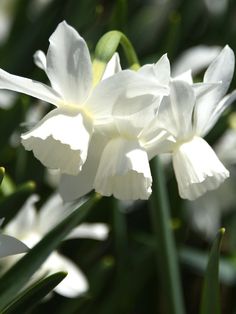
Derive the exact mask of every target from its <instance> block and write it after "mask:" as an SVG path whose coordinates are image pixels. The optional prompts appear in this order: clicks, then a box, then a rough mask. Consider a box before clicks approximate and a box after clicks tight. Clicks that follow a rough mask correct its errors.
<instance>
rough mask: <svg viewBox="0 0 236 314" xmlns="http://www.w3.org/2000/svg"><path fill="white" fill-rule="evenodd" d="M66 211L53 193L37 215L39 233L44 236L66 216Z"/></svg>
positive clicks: (57, 196)
mask: <svg viewBox="0 0 236 314" xmlns="http://www.w3.org/2000/svg"><path fill="white" fill-rule="evenodd" d="M67 214H68V211H67V209H66V208H65V207H64V206H63V201H62V198H61V196H60V195H59V194H57V193H54V194H53V195H52V196H51V197H50V198H49V199H48V200H47V201H46V202H45V203H44V205H43V206H42V207H41V208H40V211H39V213H38V228H39V232H40V233H41V234H42V235H44V234H46V233H47V232H48V231H49V230H51V229H52V228H53V227H55V226H56V225H57V224H58V223H59V222H60V221H62V220H63V218H65V216H67Z"/></svg>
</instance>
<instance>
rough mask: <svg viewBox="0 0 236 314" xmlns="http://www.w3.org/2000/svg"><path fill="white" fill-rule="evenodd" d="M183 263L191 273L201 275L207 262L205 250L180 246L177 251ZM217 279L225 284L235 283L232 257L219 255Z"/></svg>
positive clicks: (235, 269) (235, 277) (235, 273)
mask: <svg viewBox="0 0 236 314" xmlns="http://www.w3.org/2000/svg"><path fill="white" fill-rule="evenodd" d="M179 256H180V260H181V263H182V264H183V265H185V266H186V267H188V268H189V269H190V270H191V271H192V272H193V273H196V274H198V275H200V276H203V275H204V274H205V271H206V267H207V263H208V254H207V253H206V252H205V251H201V250H198V249H194V248H192V247H186V246H184V247H182V248H181V249H180V252H179ZM219 280H220V282H222V283H223V284H226V285H235V283H236V268H235V264H234V261H233V259H232V258H230V257H226V258H224V257H221V259H220V261H219Z"/></svg>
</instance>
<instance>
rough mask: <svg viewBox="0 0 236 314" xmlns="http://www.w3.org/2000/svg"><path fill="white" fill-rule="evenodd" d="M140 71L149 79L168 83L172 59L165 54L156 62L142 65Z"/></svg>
mask: <svg viewBox="0 0 236 314" xmlns="http://www.w3.org/2000/svg"><path fill="white" fill-rule="evenodd" d="M138 73H140V74H142V75H143V76H145V77H146V78H147V79H149V80H153V81H156V83H157V84H161V85H167V86H168V84H169V82H170V61H169V59H168V57H167V54H164V55H163V56H162V57H161V58H160V59H159V60H158V61H157V63H156V64H147V65H144V66H142V67H141V68H140V69H139V70H138Z"/></svg>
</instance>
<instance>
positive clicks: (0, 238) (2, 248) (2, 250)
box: [0, 218, 29, 258]
mask: <svg viewBox="0 0 236 314" xmlns="http://www.w3.org/2000/svg"><path fill="white" fill-rule="evenodd" d="M3 221H4V218H3V219H1V220H0V226H1V225H2V223H3ZM28 250H29V248H28V246H26V245H25V244H24V243H23V242H21V241H20V240H18V239H16V238H14V237H12V236H9V235H6V234H0V258H2V257H6V256H9V255H15V254H21V253H25V252H27V251H28Z"/></svg>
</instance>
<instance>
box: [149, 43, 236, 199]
mask: <svg viewBox="0 0 236 314" xmlns="http://www.w3.org/2000/svg"><path fill="white" fill-rule="evenodd" d="M233 71H234V53H233V51H232V50H231V49H230V48H229V47H228V46H226V47H225V48H224V49H223V50H222V52H221V53H220V54H219V56H218V57H217V58H216V59H215V60H214V61H213V62H212V63H211V64H210V66H209V67H208V69H207V71H206V73H205V75H204V80H203V83H202V84H200V85H198V84H196V86H191V85H189V84H188V83H186V82H184V81H178V80H173V81H172V82H171V83H170V96H167V97H164V98H163V101H162V103H161V105H160V108H159V112H158V115H157V118H155V119H154V121H153V124H152V127H151V128H150V127H149V129H148V130H144V133H145V132H146V134H149V136H150V133H151V132H153V130H155V128H156V132H157V133H158V131H157V130H158V129H159V133H158V134H159V136H160V135H161V134H162V133H163V132H166V134H168V137H167V138H166V139H165V140H164V141H163V138H161V139H160V138H158V137H157V136H156V138H155V137H154V138H152V136H151V142H152V143H151V142H150V143H151V144H152V145H151V144H150V143H149V145H150V147H151V150H153V148H154V147H155V145H156V150H155V149H154V150H153V151H152V154H153V155H155V154H157V153H163V152H172V160H173V166H174V171H175V175H176V179H177V182H178V188H179V193H180V196H181V197H182V198H187V199H190V200H194V199H196V198H197V197H199V196H200V195H202V194H204V193H205V192H206V191H208V190H212V189H216V188H217V187H218V186H219V185H220V184H221V183H222V182H223V181H224V180H225V179H226V178H227V177H228V176H229V172H228V170H226V168H225V167H224V166H223V164H222V163H221V162H220V160H219V159H218V158H217V156H216V154H215V153H214V151H213V150H212V148H211V147H210V146H209V145H208V144H207V142H206V141H205V140H204V139H203V138H202V137H203V136H204V135H206V134H207V132H208V131H209V130H210V129H211V128H212V127H213V126H214V125H215V123H216V121H217V120H218V118H219V116H220V114H221V113H222V112H223V110H224V109H225V108H227V106H229V105H230V104H231V103H232V102H233V101H234V100H235V99H236V92H235V91H234V92H232V93H231V94H229V95H227V96H225V97H224V95H225V93H226V91H227V89H228V87H229V84H230V82H231V79H232V76H233ZM217 82H219V83H218V84H216V85H215V87H214V88H212V87H210V89H208V86H210V85H209V84H215V83H217ZM204 85H205V86H206V88H205V87H204ZM207 89H208V91H207ZM203 91H204V92H203ZM146 137H147V135H146ZM149 141H150V140H149ZM154 142H155V145H154V147H153V143H154ZM146 149H148V146H146Z"/></svg>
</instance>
